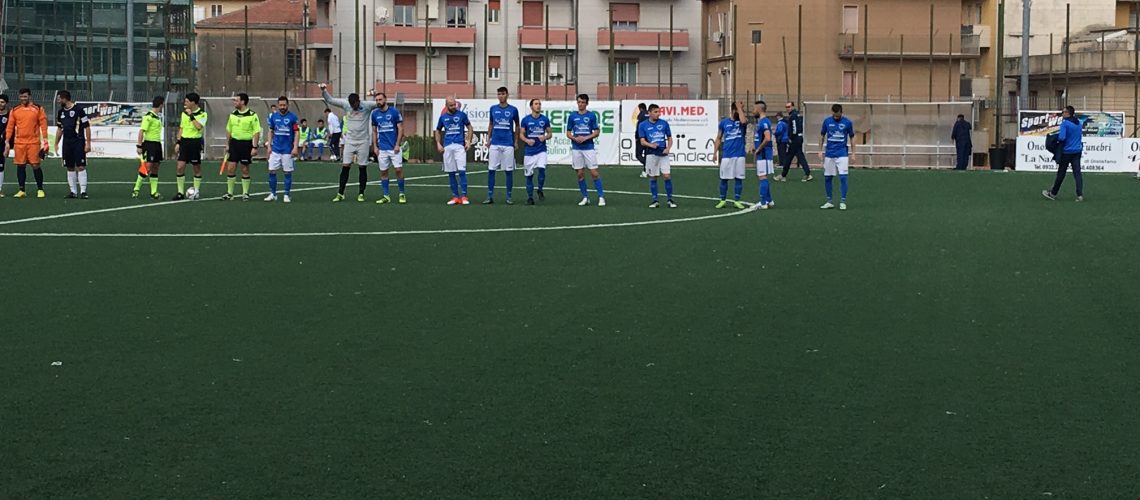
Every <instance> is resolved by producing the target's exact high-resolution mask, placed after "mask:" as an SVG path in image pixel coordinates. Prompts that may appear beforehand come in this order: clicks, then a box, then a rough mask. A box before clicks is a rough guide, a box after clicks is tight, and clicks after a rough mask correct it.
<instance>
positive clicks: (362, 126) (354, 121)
mask: <svg viewBox="0 0 1140 500" xmlns="http://www.w3.org/2000/svg"><path fill="white" fill-rule="evenodd" d="M321 97H323V98H324V99H325V104H327V105H329V106H336V107H338V108H340V109H343V110H344V121H343V123H342V126H341V133H342V134H344V143H345V145H351V146H359V145H363V144H368V143H370V142H372V134H371V131H370V130H369V129H368V126H369V123H368V117H369V116H371V115H372V108H375V107H376V103H375V102H369V101H360V108H358V109H353V108H352V106H349V105H348V99H337V98H335V97H333V96H331V95H329V92H328V90H322V91H321Z"/></svg>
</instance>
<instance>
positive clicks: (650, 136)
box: [637, 118, 673, 156]
mask: <svg viewBox="0 0 1140 500" xmlns="http://www.w3.org/2000/svg"><path fill="white" fill-rule="evenodd" d="M637 136H638V137H640V138H642V139H645V141H646V142H649V143H651V144H655V145H657V147H655V148H653V149H646V150H645V151H646V152H647V153H649V154H652V155H657V156H665V147H666V146H668V145H669V138H670V137H673V131H672V130H671V129H670V128H669V122H667V121H665V120H662V119H660V118H658V119H657V121H656V122H654V121H653V120H645V121H643V122H641V125H638V126H637Z"/></svg>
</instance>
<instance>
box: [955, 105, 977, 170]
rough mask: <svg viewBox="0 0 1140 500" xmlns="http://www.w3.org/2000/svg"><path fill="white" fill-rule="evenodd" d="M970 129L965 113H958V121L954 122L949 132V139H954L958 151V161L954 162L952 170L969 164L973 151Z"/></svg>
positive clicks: (962, 168)
mask: <svg viewBox="0 0 1140 500" xmlns="http://www.w3.org/2000/svg"><path fill="white" fill-rule="evenodd" d="M970 129H971V127H970V122H968V121H966V115H958V121H956V122H954V131H953V132H951V133H950V140H952V141H954V148H955V149H956V150H957V152H958V161H957V163H955V164H954V170H966V168H967V167H969V165H970V155H971V154H973V152H974V144H973V142H972V141H971V140H970Z"/></svg>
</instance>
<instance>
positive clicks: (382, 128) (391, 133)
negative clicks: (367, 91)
mask: <svg viewBox="0 0 1140 500" xmlns="http://www.w3.org/2000/svg"><path fill="white" fill-rule="evenodd" d="M369 121H371V122H372V126H373V127H376V147H377V148H379V149H380V151H394V150H395V149H396V147H397V146H396V139H397V137H396V136H397V135H399V125H400V124H401V123H403V122H404V117H402V116H400V112H399V111H397V110H396V108H395V107H393V106H388V109H387V110H381V109H380V108H376V109H373V110H372V116H371V117H369Z"/></svg>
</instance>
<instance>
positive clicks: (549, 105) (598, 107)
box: [431, 99, 621, 165]
mask: <svg viewBox="0 0 1140 500" xmlns="http://www.w3.org/2000/svg"><path fill="white" fill-rule="evenodd" d="M508 102H509V103H510V104H512V105H514V106H515V107H516V108H518V109H519V114H520V117H521V116H525V115H526V114H527V113H530V107H529V106H528V105H527V104H528V102H529V101H527V100H516V99H512V100H510V101H508ZM458 104H459V108H460V109H461V110H463V111H464V112H466V113H467V116H468V118H470V119H471V126H472V127H474V128H475V144H474V145H472V146H471V152H470V153H469V154H468V158H467V159H468V160H469V161H474V162H485V161H487V159H488V156H489V145H488V142H487V139H488V138H487V124H488V116H489V115H490V109H491V106H497V105H498V104H499V101H498V100H497V99H460V100H459V102H458ZM432 110H433V111H432V118H431V120H432V127H433V128H434V127H435V122H436V121H437V120H438V119H439V115H441V114H443V113H444V112H446V110H447V101H446V100H445V99H435V100H434V101H433V102H432ZM589 110H590V111H593V112H595V113H597V114H598V125H599V126H600V128H601V135H600V136H598V138H597V139H596V140H595V147H596V148H597V150H598V163H599V164H601V165H617V164H618V159H619V150H620V141H619V139H620V138H619V132H620V130H619V127H620V126H621V123H620V120H619V118H618V115H619V110H620V103H618V102H617V101H592V102H590V107H589ZM576 112H578V104H577V103H576V102H574V101H543V102H542V113H543V114H545V115H546V116H547V117H548V118H550V128H551V131H552V132H553V134H554V137H552V138H551V139H550V142H548V143H547V145H546V147H547V158H548V160H547V161H548V162H549V163H550V164H551V165H569V164H570V139H569V138H567V137H566V128H565V124H566V117H567V116H569V115H570V113H576Z"/></svg>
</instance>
